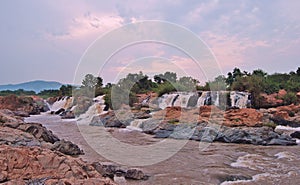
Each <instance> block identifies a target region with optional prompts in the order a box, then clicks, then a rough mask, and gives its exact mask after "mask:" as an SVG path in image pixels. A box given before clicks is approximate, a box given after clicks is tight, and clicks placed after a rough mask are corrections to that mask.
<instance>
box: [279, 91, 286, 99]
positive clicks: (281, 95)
mask: <svg viewBox="0 0 300 185" xmlns="http://www.w3.org/2000/svg"><path fill="white" fill-rule="evenodd" d="M286 94H287V92H286V90H284V89H280V90H279V91H278V97H279V98H283V97H284V96H285V95H286Z"/></svg>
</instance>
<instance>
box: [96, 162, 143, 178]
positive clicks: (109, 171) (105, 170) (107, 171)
mask: <svg viewBox="0 0 300 185" xmlns="http://www.w3.org/2000/svg"><path fill="white" fill-rule="evenodd" d="M92 166H93V167H94V168H95V169H96V170H97V171H98V172H99V173H100V174H101V175H102V176H103V177H109V178H111V179H113V178H114V176H118V177H124V178H125V179H130V180H147V179H148V177H149V176H148V175H146V174H144V172H143V171H141V170H139V169H134V168H131V169H122V168H120V167H118V166H116V165H110V164H109V165H105V164H101V163H99V162H94V163H93V164H92Z"/></svg>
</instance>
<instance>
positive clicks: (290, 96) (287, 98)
mask: <svg viewBox="0 0 300 185" xmlns="http://www.w3.org/2000/svg"><path fill="white" fill-rule="evenodd" d="M282 100H283V103H284V104H285V105H290V104H296V103H297V96H296V93H293V92H288V93H287V94H286V95H284V96H283V97H282Z"/></svg>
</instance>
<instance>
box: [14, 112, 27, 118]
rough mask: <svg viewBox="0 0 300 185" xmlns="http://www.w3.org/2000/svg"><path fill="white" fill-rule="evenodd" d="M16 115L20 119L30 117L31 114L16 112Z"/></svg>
mask: <svg viewBox="0 0 300 185" xmlns="http://www.w3.org/2000/svg"><path fill="white" fill-rule="evenodd" d="M14 115H15V116H20V117H29V113H28V112H25V111H14Z"/></svg>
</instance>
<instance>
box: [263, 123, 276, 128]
mask: <svg viewBox="0 0 300 185" xmlns="http://www.w3.org/2000/svg"><path fill="white" fill-rule="evenodd" d="M263 126H265V127H271V128H273V129H275V128H276V126H277V125H276V124H275V123H273V122H268V123H263Z"/></svg>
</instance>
